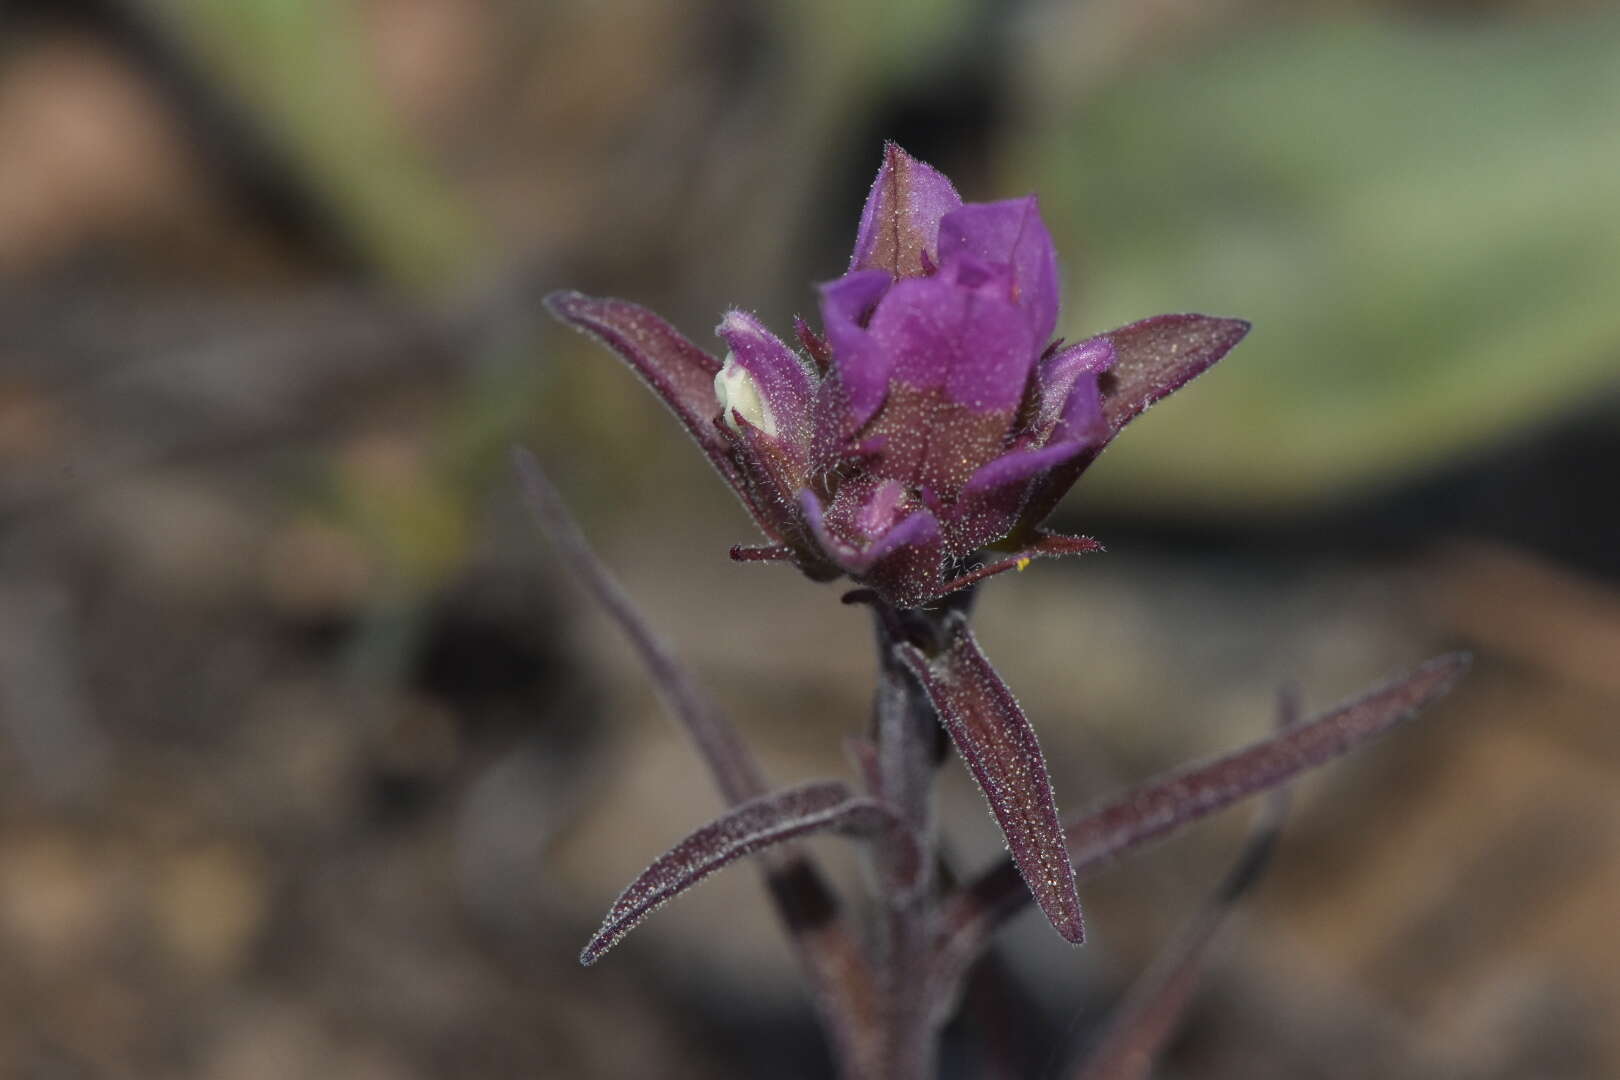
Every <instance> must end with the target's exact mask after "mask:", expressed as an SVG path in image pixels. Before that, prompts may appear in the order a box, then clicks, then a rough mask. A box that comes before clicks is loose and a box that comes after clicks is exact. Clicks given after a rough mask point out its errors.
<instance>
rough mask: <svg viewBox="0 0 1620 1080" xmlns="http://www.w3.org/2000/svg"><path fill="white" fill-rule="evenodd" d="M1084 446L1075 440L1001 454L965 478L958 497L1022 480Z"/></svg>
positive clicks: (986, 491) (1064, 458)
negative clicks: (1075, 442)
mask: <svg viewBox="0 0 1620 1080" xmlns="http://www.w3.org/2000/svg"><path fill="white" fill-rule="evenodd" d="M1084 449H1085V447H1084V446H1081V445H1078V444H1071V443H1064V444H1062V445H1059V446H1047V447H1043V448H1041V449H1039V450H1015V451H1013V452H1012V453H1008V454H1003V455H1001V456H1000V457H998V458H996V459H995V460H994V461H992V462H990V463H989V464H988V465H981V466H980V467H979V468H978V470H977V471H976V472H974V474H973V476H972V477H971V478H969V480H968V482H967V483H966V484H964V485H962V498H963V499H971V498H975V497H979V496H984V495H988V494H991V493H994V492H998V491H1003V490H1005V489H1006V488H1008V487H1012V486H1016V485H1019V484H1022V483H1023V482H1024V481H1026V480H1028V479H1029V478H1030V477H1032V476H1034V475H1036V474H1037V473H1041V472H1045V471H1046V470H1047V469H1050V468H1052V467H1053V466H1056V465H1061V464H1062V463H1063V462H1065V461H1068V460H1069V459H1070V458H1072V457H1074V456H1075V455H1076V454H1078V453H1079V452H1080V451H1082V450H1084Z"/></svg>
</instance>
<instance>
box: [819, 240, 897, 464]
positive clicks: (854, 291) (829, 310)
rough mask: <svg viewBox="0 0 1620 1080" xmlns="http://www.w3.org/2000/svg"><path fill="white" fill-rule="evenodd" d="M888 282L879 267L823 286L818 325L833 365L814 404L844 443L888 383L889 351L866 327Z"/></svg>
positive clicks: (834, 435)
mask: <svg viewBox="0 0 1620 1080" xmlns="http://www.w3.org/2000/svg"><path fill="white" fill-rule="evenodd" d="M889 285H890V281H889V277H888V275H887V274H885V273H883V272H882V271H881V270H857V271H854V272H852V273H848V274H845V275H844V276H843V277H841V278H839V279H838V280H836V281H829V282H827V283H826V284H825V285H822V286H821V290H820V291H821V324H822V328H823V330H824V331H825V333H826V335H827V344H828V346H830V347H831V349H832V355H833V366H832V368H831V370H830V371H829V372H828V377H827V379H826V381H824V382H823V383H822V387H821V390H822V398H821V400H818V401H817V403H816V409H817V425H818V430H817V436H818V437H820V436H821V435H822V434H823V432H822V431H821V428H823V427H827V428H829V429H831V430H830V432H829V436H830V437H832V438H835V439H836V440H837V441H842V440H843V439H846V438H848V437H849V436H850V435H853V434H854V433H855V432H856V431H857V430H858V429H859V428H860V427H861V425H863V424H865V423H866V422H867V421H868V420H870V419H871V418H872V414H873V413H874V412H876V411H877V408H878V406H879V405H881V404H883V396H884V393H885V392H886V391H887V388H888V385H889V365H890V360H889V355H888V353H886V352H884V351H883V349H882V348H881V347H880V346H879V345H878V343H877V342H876V341H874V340H873V339H872V337H871V335H870V334H868V333H867V331H866V324H867V320H868V319H870V318H871V315H872V310H873V308H874V307H876V305H877V302H878V300H879V299H881V298H882V297H883V294H884V293H886V292H887V291H888V289H889Z"/></svg>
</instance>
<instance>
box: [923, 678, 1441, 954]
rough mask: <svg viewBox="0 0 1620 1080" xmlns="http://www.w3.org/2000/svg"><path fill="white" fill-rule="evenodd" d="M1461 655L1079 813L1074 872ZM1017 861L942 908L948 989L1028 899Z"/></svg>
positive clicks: (1170, 827) (1385, 702) (1387, 717)
mask: <svg viewBox="0 0 1620 1080" xmlns="http://www.w3.org/2000/svg"><path fill="white" fill-rule="evenodd" d="M1469 662H1470V660H1469V656H1468V654H1466V653H1450V654H1447V655H1445V656H1440V657H1436V658H1435V659H1433V660H1430V661H1428V662H1427V663H1425V664H1423V665H1422V666H1420V667H1419V668H1418V669H1417V670H1416V671H1414V672H1412V673H1411V674H1410V675H1407V676H1405V677H1403V678H1400V679H1397V680H1395V681H1393V682H1391V683H1388V684H1387V685H1385V686H1383V687H1380V688H1378V689H1376V690H1373V691H1371V692H1369V693H1367V694H1364V695H1362V696H1361V697H1358V698H1355V699H1353V700H1351V701H1349V702H1346V703H1345V704H1343V705H1340V706H1338V707H1337V708H1334V709H1331V710H1329V711H1328V712H1326V713H1323V714H1321V715H1320V716H1317V717H1315V718H1313V719H1311V720H1309V721H1307V722H1305V723H1303V724H1300V725H1298V726H1297V727H1292V728H1290V729H1288V730H1287V731H1282V732H1278V733H1277V734H1274V735H1272V736H1270V737H1268V738H1265V739H1262V740H1260V741H1259V742H1256V743H1254V744H1252V745H1250V746H1248V747H1246V748H1244V749H1242V750H1238V751H1235V752H1233V753H1231V754H1227V755H1225V756H1223V757H1219V758H1216V759H1215V760H1213V761H1210V762H1206V763H1203V764H1199V765H1193V766H1189V767H1187V768H1184V769H1180V770H1177V771H1176V772H1173V773H1170V774H1169V775H1167V776H1164V777H1161V778H1159V779H1157V780H1152V781H1149V782H1148V783H1147V784H1144V785H1143V786H1142V787H1139V788H1137V789H1136V790H1134V791H1132V792H1130V793H1128V794H1126V795H1125V796H1124V797H1122V798H1120V799H1118V800H1116V801H1114V802H1112V803H1109V804H1108V805H1106V806H1104V807H1102V808H1101V809H1099V810H1097V811H1095V812H1093V813H1090V814H1087V815H1086V816H1084V817H1082V818H1081V819H1080V820H1078V821H1076V822H1074V823H1073V824H1071V825H1069V826H1068V827H1067V828H1066V829H1065V830H1064V833H1065V836H1066V839H1067V841H1068V846H1069V851H1070V853H1071V854H1072V855H1073V857H1074V867H1075V873H1076V874H1077V875H1083V874H1086V873H1088V872H1090V871H1092V870H1095V869H1097V868H1098V867H1099V866H1101V865H1103V864H1104V863H1106V862H1107V861H1108V860H1109V859H1111V858H1112V857H1114V856H1116V855H1118V854H1120V853H1121V852H1123V851H1125V850H1127V849H1130V848H1134V847H1137V846H1139V845H1141V844H1143V843H1146V842H1147V841H1149V840H1153V839H1157V838H1159V837H1162V836H1165V835H1167V834H1169V833H1172V832H1174V831H1176V830H1178V829H1181V828H1183V827H1185V826H1187V825H1190V824H1192V823H1193V822H1195V821H1198V820H1199V819H1201V818H1203V817H1206V816H1208V815H1209V814H1212V813H1214V812H1215V811H1217V810H1222V809H1225V808H1226V807H1228V806H1231V805H1232V804H1233V803H1235V802H1237V801H1239V800H1241V799H1244V798H1247V797H1248V796H1250V795H1254V794H1257V793H1259V792H1261V791H1265V790H1267V789H1269V788H1273V787H1276V786H1277V785H1278V784H1283V783H1287V782H1288V781H1290V780H1293V779H1295V778H1296V777H1298V776H1299V775H1300V774H1301V773H1303V772H1306V771H1307V770H1309V769H1313V768H1315V767H1317V766H1319V765H1322V764H1325V763H1326V762H1328V761H1331V760H1333V759H1334V758H1337V757H1339V756H1340V755H1342V754H1344V753H1346V752H1347V751H1349V750H1351V749H1353V748H1355V747H1356V746H1359V745H1361V744H1362V743H1365V742H1367V741H1368V740H1369V739H1372V738H1374V737H1376V736H1378V735H1381V734H1383V733H1384V732H1386V731H1388V730H1389V729H1390V728H1391V727H1393V726H1395V725H1396V724H1398V723H1399V722H1401V721H1402V720H1406V719H1408V718H1410V717H1412V716H1414V715H1416V714H1417V713H1418V711H1419V710H1421V709H1423V708H1424V707H1425V706H1427V705H1429V704H1430V703H1432V702H1433V701H1435V700H1436V699H1438V698H1439V697H1441V696H1442V695H1444V694H1445V693H1446V692H1447V691H1448V690H1450V689H1451V687H1452V686H1453V685H1454V684H1455V683H1456V682H1457V680H1458V679H1459V678H1460V677H1461V676H1462V674H1463V672H1465V671H1466V670H1467V669H1468V665H1469ZM1028 898H1029V896H1028V892H1027V891H1026V890H1025V889H1024V888H1023V887H1022V885H1021V884H1020V882H1019V872H1018V868H1017V867H1016V865H1015V863H1013V862H1010V861H1009V862H1005V863H1002V864H1000V865H999V866H996V867H994V868H992V869H990V870H989V871H987V872H986V873H984V874H983V875H982V876H981V877H980V878H979V879H978V880H977V881H975V882H973V883H972V884H970V885H968V886H967V887H966V888H964V889H963V890H962V891H961V892H960V893H958V894H957V895H956V897H955V899H954V900H952V901H951V903H950V905H949V906H948V908H947V909H946V912H945V916H944V923H943V929H942V931H941V935H942V936H941V941H940V946H939V953H938V963H939V971H940V975H939V976H938V978H939V982H940V984H941V985H943V986H950V985H952V984H953V983H954V981H955V980H957V979H959V978H960V975H961V973H962V972H963V971H965V970H966V968H967V967H968V966H969V965H970V964H971V963H972V961H973V958H974V957H975V956H977V955H978V954H979V952H980V951H981V950H982V949H983V947H984V944H985V942H986V941H988V939H989V937H990V935H991V934H992V933H993V932H994V931H995V930H996V928H998V927H999V926H1000V925H1001V924H1002V923H1004V922H1006V920H1007V919H1009V918H1011V917H1012V916H1013V915H1014V914H1016V913H1017V912H1018V911H1019V909H1020V908H1022V906H1023V904H1024V903H1025V902H1026V901H1027V900H1028Z"/></svg>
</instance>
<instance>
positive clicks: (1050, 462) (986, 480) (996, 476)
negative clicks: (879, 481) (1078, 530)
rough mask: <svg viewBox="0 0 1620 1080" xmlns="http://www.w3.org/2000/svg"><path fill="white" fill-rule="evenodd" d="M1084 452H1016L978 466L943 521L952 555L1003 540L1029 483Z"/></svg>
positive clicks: (1065, 447)
mask: <svg viewBox="0 0 1620 1080" xmlns="http://www.w3.org/2000/svg"><path fill="white" fill-rule="evenodd" d="M1085 450H1086V444H1085V443H1078V442H1070V443H1059V444H1057V445H1054V446H1047V447H1044V448H1042V449H1040V450H1015V451H1013V452H1012V453H1008V454H1003V455H1002V456H1001V457H999V458H997V459H996V460H994V461H992V462H990V463H989V464H988V465H982V466H980V467H979V469H978V471H977V472H975V473H974V474H973V475H972V477H970V478H969V479H968V482H967V483H966V484H964V485H963V487H962V493H961V495H960V497H959V498H958V499H957V501H956V505H955V506H953V507H951V511H950V513H949V515H948V520H947V521H946V531H947V532H948V533H949V535H950V548H951V554H953V555H966V554H968V553H969V552H971V551H973V550H975V549H977V548H981V547H983V546H984V545H986V544H989V543H993V542H994V541H996V540H999V539H1001V538H1002V537H1003V536H1006V535H1007V534H1008V533H1009V532H1011V531H1012V529H1013V526H1014V525H1015V524H1016V523H1017V521H1018V516H1019V513H1020V512H1021V511H1022V510H1023V508H1024V503H1025V501H1026V499H1027V497H1028V494H1029V481H1030V479H1031V478H1032V477H1035V476H1039V475H1040V474H1042V473H1044V472H1046V471H1048V470H1050V469H1054V468H1056V467H1058V466H1060V465H1063V464H1065V463H1066V462H1070V461H1073V460H1074V459H1075V458H1077V457H1079V456H1080V454H1082V453H1084V452H1085Z"/></svg>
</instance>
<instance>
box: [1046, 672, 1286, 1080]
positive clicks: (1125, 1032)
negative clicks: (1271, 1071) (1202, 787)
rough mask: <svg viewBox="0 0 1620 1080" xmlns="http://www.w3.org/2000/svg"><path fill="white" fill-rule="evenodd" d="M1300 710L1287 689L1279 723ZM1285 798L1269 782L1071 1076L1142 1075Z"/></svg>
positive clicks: (1114, 1079) (1099, 1079)
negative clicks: (1208, 890) (1250, 821)
mask: <svg viewBox="0 0 1620 1080" xmlns="http://www.w3.org/2000/svg"><path fill="white" fill-rule="evenodd" d="M1298 711H1299V707H1298V698H1297V694H1296V693H1295V692H1294V691H1293V690H1292V689H1288V690H1284V691H1283V693H1282V695H1281V699H1280V702H1279V708H1278V725H1277V726H1278V728H1279V729H1280V730H1287V729H1288V728H1290V727H1292V726H1294V724H1295V723H1297V722H1298ZM1288 802H1289V799H1288V789H1287V788H1286V787H1278V788H1273V789H1272V790H1271V791H1270V793H1269V794H1268V795H1267V796H1266V801H1265V802H1264V803H1263V804H1262V805H1261V808H1260V812H1259V814H1258V815H1257V816H1256V818H1255V822H1254V826H1253V828H1252V829H1251V830H1250V833H1249V839H1248V842H1247V843H1245V844H1244V845H1243V849H1242V851H1241V852H1239V854H1238V858H1237V861H1236V862H1235V863H1234V864H1233V865H1232V868H1231V869H1230V870H1229V871H1227V874H1226V877H1225V878H1223V879H1222V881H1221V884H1220V886H1219V887H1218V888H1216V890H1215V891H1214V893H1213V894H1211V895H1210V897H1209V899H1208V900H1206V901H1205V902H1204V904H1203V906H1202V907H1201V908H1200V909H1199V910H1198V911H1197V912H1196V913H1195V914H1194V915H1193V916H1192V917H1191V918H1189V919H1188V920H1187V922H1186V924H1185V925H1183V926H1182V928H1181V930H1180V931H1179V932H1178V933H1177V934H1176V936H1175V937H1174V938H1173V939H1172V940H1171V942H1170V943H1169V944H1168V945H1167V946H1165V948H1164V950H1163V951H1162V952H1161V953H1160V954H1159V955H1158V957H1156V958H1155V959H1154V961H1153V963H1152V964H1151V965H1150V966H1149V967H1148V969H1147V971H1145V972H1143V973H1142V975H1141V977H1140V978H1138V979H1137V980H1136V982H1135V983H1134V984H1133V985H1132V986H1131V988H1130V990H1129V991H1128V992H1127V993H1126V995H1125V997H1124V999H1123V1000H1122V1001H1121V1002H1120V1003H1119V1005H1118V1006H1116V1007H1115V1009H1114V1012H1113V1015H1111V1016H1110V1017H1109V1018H1108V1022H1107V1024H1106V1025H1105V1026H1104V1028H1103V1032H1102V1035H1101V1037H1100V1038H1099V1039H1098V1040H1097V1041H1096V1043H1095V1045H1094V1046H1093V1047H1092V1049H1091V1052H1090V1053H1089V1054H1087V1055H1086V1057H1085V1058H1084V1059H1083V1060H1082V1061H1081V1063H1080V1065H1079V1067H1078V1068H1076V1070H1075V1071H1074V1077H1075V1080H1145V1078H1146V1077H1147V1076H1148V1074H1149V1072H1150V1071H1151V1070H1152V1067H1153V1063H1154V1061H1155V1060H1156V1059H1157V1058H1158V1056H1159V1053H1160V1052H1161V1051H1162V1050H1163V1049H1164V1045H1165V1043H1166V1041H1168V1040H1169V1038H1170V1036H1171V1035H1172V1034H1173V1033H1174V1032H1175V1030H1176V1027H1177V1025H1178V1024H1179V1023H1180V1021H1181V1017H1182V1016H1183V1014H1184V1013H1185V1012H1186V1010H1187V1006H1188V1004H1189V1003H1191V1001H1192V996H1193V991H1194V990H1195V989H1196V988H1197V986H1198V979H1199V974H1200V972H1201V971H1202V969H1203V967H1204V961H1205V958H1206V956H1207V955H1208V953H1209V948H1210V945H1211V944H1212V943H1213V942H1214V941H1215V936H1216V934H1217V933H1219V931H1220V929H1221V927H1222V926H1223V925H1224V924H1225V922H1226V917H1227V915H1228V914H1230V912H1231V910H1232V908H1233V906H1234V905H1235V904H1236V903H1237V901H1238V900H1239V899H1241V898H1242V896H1243V895H1244V894H1245V893H1247V892H1248V891H1249V890H1250V889H1251V888H1252V887H1253V885H1254V883H1255V882H1256V881H1258V880H1259V878H1260V875H1261V873H1263V872H1264V870H1265V868H1266V865H1267V864H1268V863H1269V862H1270V861H1271V855H1272V852H1273V851H1275V850H1276V846H1277V838H1278V835H1279V834H1280V833H1281V831H1282V825H1283V819H1284V817H1286V816H1287V814H1288Z"/></svg>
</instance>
